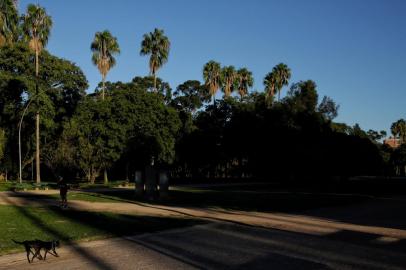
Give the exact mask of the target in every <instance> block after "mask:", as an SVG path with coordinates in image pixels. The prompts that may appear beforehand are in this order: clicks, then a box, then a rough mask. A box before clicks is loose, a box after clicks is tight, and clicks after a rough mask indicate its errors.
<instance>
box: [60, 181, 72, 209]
mask: <svg viewBox="0 0 406 270" xmlns="http://www.w3.org/2000/svg"><path fill="white" fill-rule="evenodd" d="M58 186H59V194H60V196H61V204H60V206H61V208H67V207H68V189H69V186H68V184H67V183H66V182H65V180H64V179H63V177H59V181H58Z"/></svg>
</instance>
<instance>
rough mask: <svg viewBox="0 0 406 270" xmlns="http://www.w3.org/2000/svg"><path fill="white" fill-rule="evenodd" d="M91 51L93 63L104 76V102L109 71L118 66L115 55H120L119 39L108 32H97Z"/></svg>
mask: <svg viewBox="0 0 406 270" xmlns="http://www.w3.org/2000/svg"><path fill="white" fill-rule="evenodd" d="M90 49H91V50H92V52H93V55H92V62H93V64H94V65H95V66H97V68H98V69H99V71H100V73H101V75H102V82H103V87H102V99H103V100H104V92H105V82H106V76H107V73H108V72H109V70H110V69H111V68H112V67H114V65H115V64H116V59H115V58H114V55H115V54H119V53H120V47H119V45H118V42H117V38H115V37H113V36H112V35H111V33H110V32H109V31H108V30H104V31H103V32H96V34H95V35H94V39H93V42H92V44H91V45H90Z"/></svg>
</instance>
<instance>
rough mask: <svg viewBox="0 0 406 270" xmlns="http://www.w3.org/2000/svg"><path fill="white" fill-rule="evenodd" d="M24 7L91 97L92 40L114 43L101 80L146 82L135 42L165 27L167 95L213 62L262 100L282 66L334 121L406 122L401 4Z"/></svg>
mask: <svg viewBox="0 0 406 270" xmlns="http://www.w3.org/2000/svg"><path fill="white" fill-rule="evenodd" d="M28 3H38V4H40V5H41V6H43V7H45V8H46V10H47V12H48V13H49V14H50V15H51V16H52V18H53V22H54V27H53V29H52V32H51V38H50V41H49V44H48V50H49V51H50V52H51V53H53V54H55V55H57V56H59V57H62V58H66V59H68V60H71V61H73V62H75V63H76V64H77V65H78V66H80V67H81V68H82V70H83V71H84V73H85V75H86V77H87V79H88V80H89V84H90V87H89V89H88V92H92V91H94V89H95V87H96V85H97V84H98V82H99V81H100V79H101V78H100V74H99V73H98V70H97V68H96V67H95V66H93V65H92V63H91V52H90V43H91V41H92V39H93V37H94V34H95V32H97V31H102V30H105V29H108V30H110V31H111V33H112V34H113V35H114V36H116V37H117V39H118V42H119V44H120V47H121V54H120V55H119V56H118V57H117V66H116V67H114V68H113V69H112V70H111V71H110V73H109V74H108V75H107V79H108V80H110V81H123V82H127V81H130V80H131V79H132V78H133V77H135V76H145V75H147V74H148V58H147V57H142V56H140V55H139V51H140V43H141V40H142V35H143V34H145V33H147V32H150V31H152V30H153V29H154V28H162V29H164V31H165V34H166V35H167V36H168V37H169V39H170V41H171V51H170V56H169V62H168V63H167V64H166V65H165V66H164V67H163V68H162V69H161V70H159V71H158V76H160V77H161V78H163V79H164V80H165V81H168V82H169V83H170V85H171V86H172V88H173V89H175V88H176V86H177V85H179V84H180V83H182V82H184V81H186V80H188V79H197V80H200V81H202V67H203V65H204V64H205V63H206V62H207V61H209V60H211V59H213V60H216V61H219V62H220V63H221V64H222V65H234V66H235V67H236V68H240V67H247V68H248V69H249V70H251V71H252V72H253V75H254V79H255V85H254V88H253V89H252V90H258V91H262V89H263V84H262V82H263V78H264V76H265V74H266V73H268V72H269V71H271V70H272V67H273V66H275V65H276V64H278V63H280V62H284V63H286V64H287V65H288V66H289V67H290V68H291V70H292V78H291V83H292V82H297V81H300V80H307V79H312V80H314V81H315V82H316V83H317V85H318V92H319V95H320V99H321V97H322V96H323V95H328V96H330V97H332V98H333V99H334V100H335V101H336V102H337V103H338V104H339V105H340V111H339V117H338V118H337V119H336V120H337V121H341V122H346V123H347V124H351V125H353V124H354V123H359V124H360V125H361V127H362V128H363V129H370V128H371V129H376V130H381V129H385V130H389V128H390V124H391V123H392V122H394V121H396V120H398V119H399V118H406V1H404V0H379V1H378V0H339V1H333V0H306V1H303V0H279V1H271V0H263V1H259V0H245V1H238V0H233V1H232V0H228V1H227V0H204V1H203V0H200V1H197V0H194V1H190V0H170V1H169V0H155V1H135V0H134V1H133V0H126V1H125V0H115V1H111V0H82V1H79V0H69V1H66V0H36V1H27V0H20V1H19V8H20V11H22V12H25V10H26V7H27V4H28ZM286 92H287V88H285V89H284V90H283V94H282V96H283V95H284V94H285V93H286Z"/></svg>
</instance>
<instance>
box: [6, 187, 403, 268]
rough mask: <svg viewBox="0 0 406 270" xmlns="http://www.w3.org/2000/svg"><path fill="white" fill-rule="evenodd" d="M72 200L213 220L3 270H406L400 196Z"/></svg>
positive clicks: (77, 207) (19, 261) (23, 200)
mask: <svg viewBox="0 0 406 270" xmlns="http://www.w3.org/2000/svg"><path fill="white" fill-rule="evenodd" d="M12 195H13V194H12V193H0V203H3V204H14V205H28V204H30V205H32V204H38V205H52V204H54V203H55V201H53V200H49V199H48V200H41V199H38V197H34V198H33V197H25V196H21V194H18V195H19V196H12ZM71 205H72V209H71V210H69V211H70V212H75V211H83V210H86V211H112V212H120V213H125V214H127V215H132V214H133V215H142V216H160V217H165V216H166V217H168V216H170V217H172V218H176V217H179V218H181V217H193V218H203V219H205V220H206V221H210V222H209V223H208V224H203V225H196V226H191V227H187V228H183V229H176V230H171V231H165V232H158V233H149V234H143V235H138V236H134V237H124V238H116V239H110V240H103V241H96V242H91V243H83V244H79V245H74V246H71V247H69V248H66V247H65V248H63V249H62V250H61V252H60V254H61V257H60V258H50V260H49V261H48V260H47V261H46V262H36V263H34V264H33V265H30V266H29V267H28V264H27V262H26V261H25V258H24V255H23V254H14V255H6V256H1V257H0V269H48V268H50V267H51V268H52V269H137V268H143V269H157V268H160V269H162V268H165V269H182V268H185V269H186V268H209V269H219V268H221V269H224V268H230V269H264V268H268V269H270V268H272V269H330V268H332V269H404V266H405V265H406V258H405V256H404V251H405V250H406V243H405V241H406V230H405V225H406V222H405V219H406V217H405V216H404V215H403V212H404V211H403V210H402V209H405V207H406V200H405V198H403V197H396V198H387V199H369V200H367V201H365V202H361V203H356V204H354V205H351V206H350V205H346V206H341V207H325V208H321V209H315V210H304V211H302V212H298V213H289V214H287V213H278V212H258V211H241V210H227V209H215V208H199V207H179V206H168V205H158V204H154V205H152V204H147V203H136V202H133V203H91V202H83V201H75V202H71ZM96 226H97V225H96Z"/></svg>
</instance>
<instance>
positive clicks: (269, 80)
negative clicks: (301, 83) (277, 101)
mask: <svg viewBox="0 0 406 270" xmlns="http://www.w3.org/2000/svg"><path fill="white" fill-rule="evenodd" d="M277 84H278V78H277V77H276V74H275V73H274V72H269V73H268V74H266V76H265V78H264V85H265V98H266V100H267V101H268V103H270V102H271V101H272V100H273V97H274V95H275V91H276V87H277Z"/></svg>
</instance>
